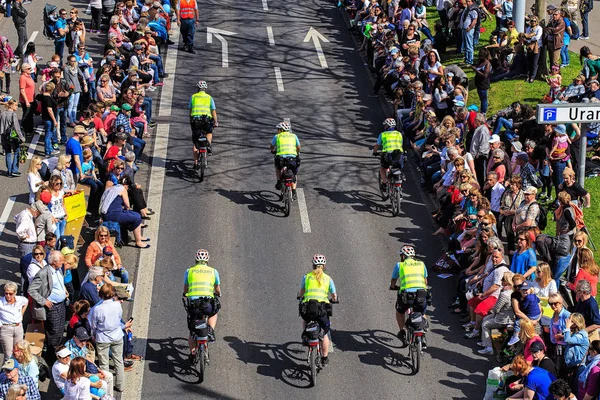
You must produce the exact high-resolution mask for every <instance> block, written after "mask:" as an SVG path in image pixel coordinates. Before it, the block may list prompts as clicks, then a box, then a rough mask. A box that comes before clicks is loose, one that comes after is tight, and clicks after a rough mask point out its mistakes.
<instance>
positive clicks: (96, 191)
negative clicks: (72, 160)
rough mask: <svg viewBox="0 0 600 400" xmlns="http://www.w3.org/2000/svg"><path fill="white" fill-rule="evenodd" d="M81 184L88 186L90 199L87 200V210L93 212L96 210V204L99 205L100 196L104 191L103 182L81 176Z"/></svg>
mask: <svg viewBox="0 0 600 400" xmlns="http://www.w3.org/2000/svg"><path fill="white" fill-rule="evenodd" d="M79 183H81V184H82V185H87V186H89V187H90V200H89V202H88V210H93V211H90V212H92V213H93V214H95V213H96V212H98V206H99V205H100V196H102V193H103V192H104V184H103V183H102V182H101V181H99V180H98V181H95V180H93V179H92V178H83V179H81V180H80V181H79Z"/></svg>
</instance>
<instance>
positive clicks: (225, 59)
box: [206, 27, 236, 68]
mask: <svg viewBox="0 0 600 400" xmlns="http://www.w3.org/2000/svg"><path fill="white" fill-rule="evenodd" d="M213 35H214V36H215V37H216V38H217V40H218V41H220V42H221V58H222V61H221V65H222V66H223V68H227V67H229V46H228V44H227V39H225V38H224V37H223V36H222V35H229V36H232V35H236V33H235V32H230V31H225V30H222V29H216V28H210V27H206V43H209V44H210V43H212V42H213V40H212V37H213Z"/></svg>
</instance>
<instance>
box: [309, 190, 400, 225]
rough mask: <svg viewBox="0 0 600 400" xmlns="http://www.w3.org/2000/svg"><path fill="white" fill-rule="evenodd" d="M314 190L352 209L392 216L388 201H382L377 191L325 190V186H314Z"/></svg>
mask: <svg viewBox="0 0 600 400" xmlns="http://www.w3.org/2000/svg"><path fill="white" fill-rule="evenodd" d="M315 190H316V191H317V193H319V194H320V195H321V196H325V197H327V198H329V200H330V201H333V202H334V203H337V204H347V205H350V207H352V209H353V210H354V211H358V212H369V213H371V214H375V215H379V216H381V217H388V218H393V217H394V213H393V212H392V209H391V206H390V204H389V203H382V202H384V200H383V199H382V197H381V194H379V193H373V192H369V191H367V190H339V191H334V190H327V189H325V188H319V187H316V188H315Z"/></svg>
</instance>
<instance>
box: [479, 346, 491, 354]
mask: <svg viewBox="0 0 600 400" xmlns="http://www.w3.org/2000/svg"><path fill="white" fill-rule="evenodd" d="M478 353H479V354H481V355H484V356H488V355H491V354H494V349H492V348H491V347H486V348H484V349H481V350H479V351H478Z"/></svg>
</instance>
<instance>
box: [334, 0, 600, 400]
mask: <svg viewBox="0 0 600 400" xmlns="http://www.w3.org/2000/svg"><path fill="white" fill-rule="evenodd" d="M340 5H344V6H345V9H346V11H347V12H348V13H349V16H350V19H351V27H350V30H352V31H355V33H356V34H357V35H359V36H360V39H359V41H361V42H362V45H361V46H360V48H359V49H358V50H359V51H364V52H365V53H366V54H365V57H366V59H367V62H368V66H369V68H370V69H371V71H372V72H373V74H374V80H375V85H374V90H373V96H374V97H378V96H379V92H380V91H381V90H382V89H383V91H384V92H385V96H386V97H387V99H388V100H389V101H390V102H391V103H392V104H393V108H394V114H393V116H394V117H395V118H396V120H397V126H399V127H400V129H401V131H402V133H403V136H404V147H405V150H407V151H408V150H411V152H412V154H413V155H414V156H415V161H416V163H417V165H418V170H419V171H420V174H421V185H422V186H423V187H424V188H425V189H426V190H427V191H429V192H430V193H431V194H432V195H433V196H434V199H435V201H436V205H437V210H435V211H434V212H433V216H434V218H435V221H436V222H437V224H438V225H439V229H438V230H437V231H436V232H435V233H434V235H444V236H445V237H446V238H447V240H448V243H449V247H448V252H447V253H445V254H443V255H442V257H441V259H440V260H441V261H442V262H440V263H439V267H438V268H439V270H440V272H455V273H456V275H457V277H458V279H457V286H456V297H455V301H454V303H453V304H452V305H451V306H450V308H451V312H452V313H455V314H457V315H458V316H459V317H460V318H461V322H462V323H463V324H464V325H463V328H464V331H465V332H464V336H465V337H466V338H469V339H478V343H477V346H478V347H479V350H478V353H480V354H483V355H493V354H494V353H496V357H497V359H498V361H499V362H500V363H502V365H503V366H504V369H505V370H506V371H508V370H509V369H510V370H512V372H513V373H514V377H513V378H511V380H510V381H509V382H508V385H507V386H506V390H507V393H508V395H509V396H511V397H510V398H515V399H517V398H518V399H531V398H539V399H551V398H574V397H569V396H573V394H574V395H575V396H577V398H579V399H593V398H597V396H598V395H599V393H600V366H598V363H599V362H600V356H598V352H599V351H600V336H598V332H597V329H598V328H600V313H599V311H598V304H597V303H596V300H595V297H594V296H595V295H596V286H597V282H598V273H599V267H598V265H597V264H596V262H595V261H594V254H593V252H592V250H591V249H590V247H588V243H589V240H590V238H589V237H588V234H587V229H586V227H585V222H584V220H583V212H582V209H583V208H587V207H589V206H590V202H591V198H590V194H589V193H588V192H587V191H586V190H585V189H584V188H583V187H582V186H581V185H579V184H578V183H577V182H576V179H575V177H576V174H575V171H576V170H577V169H578V166H579V163H580V161H581V160H580V159H579V153H580V146H582V145H583V146H586V147H587V145H588V143H587V140H588V137H583V138H582V137H581V126H579V125H578V124H567V125H563V124H559V125H550V124H548V125H540V124H538V123H537V121H536V118H535V113H534V110H533V109H532V107H531V106H529V105H527V104H523V103H521V102H520V101H514V102H513V103H512V104H511V105H510V106H509V107H507V108H506V109H503V110H501V111H500V112H498V113H496V114H494V115H491V114H489V113H488V109H489V104H490V103H492V102H494V101H497V99H492V98H488V91H489V89H490V87H491V85H493V82H495V81H498V80H502V79H507V78H517V77H520V78H521V79H524V80H526V81H527V82H533V81H534V80H535V79H536V77H537V75H538V72H537V71H538V69H539V68H540V63H542V62H544V61H541V60H546V61H545V62H547V63H548V64H547V65H543V67H545V69H546V68H547V69H548V71H550V72H549V74H548V75H547V76H543V77H542V78H541V79H545V80H546V81H547V82H548V85H549V91H548V94H547V96H546V97H545V98H544V99H539V100H540V101H542V100H547V101H554V102H571V101H592V102H594V101H598V97H597V96H596V95H597V94H599V95H600V92H599V91H598V90H599V86H598V81H597V80H596V79H597V77H598V72H599V71H600V67H599V65H600V63H598V57H596V56H594V55H592V54H591V52H590V50H589V48H588V47H586V46H584V47H583V48H582V50H581V56H582V60H584V62H583V70H582V71H581V74H580V75H578V76H577V77H576V78H575V79H574V81H573V83H572V84H569V83H568V82H566V83H567V84H568V86H567V87H564V86H563V82H562V78H561V76H560V71H561V69H562V68H565V67H566V66H568V65H569V57H568V44H569V39H570V36H571V35H573V36H575V34H574V33H573V30H572V29H571V27H575V26H576V24H575V22H574V18H573V15H574V14H579V16H581V20H582V23H583V32H582V34H581V39H587V36H588V26H587V13H588V12H589V9H590V8H591V7H592V6H593V4H592V3H591V2H590V1H586V0H583V1H581V2H579V6H577V5H575V7H574V8H573V6H572V4H570V3H565V4H563V5H561V6H559V7H556V6H554V5H550V6H549V7H548V16H547V21H546V22H545V23H544V22H543V21H538V18H537V17H534V16H530V17H528V27H527V29H526V31H525V32H518V31H517V30H516V29H515V24H514V21H513V20H512V7H513V4H512V1H511V0H498V1H494V2H493V4H487V3H486V4H484V5H483V6H489V7H490V10H491V11H493V12H494V14H495V16H496V27H495V30H494V32H492V40H491V43H490V44H489V45H488V44H483V43H482V44H480V45H479V46H478V36H479V32H480V24H481V22H480V19H481V16H482V13H483V11H482V10H481V9H480V8H479V7H478V4H476V3H474V2H473V1H472V0H466V1H465V0H456V1H447V0H439V1H437V4H436V10H437V15H438V16H439V21H438V22H436V24H435V26H434V27H433V33H432V31H431V30H430V27H429V26H428V24H427V19H426V17H427V15H426V13H427V12H428V11H429V10H431V9H429V10H427V8H425V7H424V1H423V0H416V1H410V2H409V1H407V0H393V1H391V2H389V3H388V2H383V3H381V4H379V3H378V2H377V0H370V1H365V2H361V1H360V0H357V1H347V2H346V3H344V4H340ZM565 25H566V26H567V28H566V29H565ZM542 26H544V28H542ZM477 46H478V47H479V51H478V53H477V54H474V52H475V50H474V49H475V48H476V47H477ZM454 48H456V51H457V53H462V54H464V61H463V62H462V63H459V64H452V65H445V64H444V59H445V56H446V55H447V53H448V52H449V51H454ZM542 54H546V55H547V57H540V55H542ZM463 68H464V69H463ZM465 70H466V71H469V70H471V71H472V72H471V71H469V72H471V73H472V75H471V76H473V75H474V78H473V81H471V82H469V79H468V78H467V76H468V75H467V73H466V72H465ZM473 86H474V88H475V89H476V91H477V96H478V97H479V99H480V104H481V107H478V106H477V105H475V104H473V101H472V99H473V95H472V94H471V93H469V92H470V90H469V88H470V87H473ZM515 100H518V99H515ZM502 101H503V102H505V101H506V99H502ZM548 220H554V221H555V222H556V229H555V231H553V232H548V231H544V229H545V228H546V225H547V224H548ZM546 354H547V355H546ZM586 354H587V355H588V357H586ZM557 378H560V379H558V381H557V382H555V383H553V382H554V381H555V380H557ZM551 392H552V394H553V395H556V396H558V397H553V396H552V395H551V394H550V393H551ZM561 396H564V397H561Z"/></svg>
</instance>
